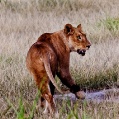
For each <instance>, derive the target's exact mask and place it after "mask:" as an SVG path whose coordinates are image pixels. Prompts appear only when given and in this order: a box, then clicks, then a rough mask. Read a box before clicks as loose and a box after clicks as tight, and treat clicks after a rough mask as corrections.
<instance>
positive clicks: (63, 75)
mask: <svg viewBox="0 0 119 119" xmlns="http://www.w3.org/2000/svg"><path fill="white" fill-rule="evenodd" d="M57 76H58V77H59V78H60V80H61V82H62V83H63V84H64V85H66V86H67V87H68V88H69V89H70V91H71V92H72V93H74V94H75V95H76V97H77V98H81V99H84V98H85V93H84V92H83V91H81V90H80V86H79V85H77V84H76V83H75V81H74V80H73V79H72V77H71V75H70V73H69V71H68V69H62V70H60V71H59V72H57Z"/></svg>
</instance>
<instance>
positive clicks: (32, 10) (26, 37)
mask: <svg viewBox="0 0 119 119" xmlns="http://www.w3.org/2000/svg"><path fill="white" fill-rule="evenodd" d="M118 8H119V1H118V0H115V1H112V0H103V1H102V0H99V1H95V0H29V1H25V0H18V1H16V0H0V41H1V43H0V77H1V80H0V118H1V119H11V118H13V119H15V118H17V114H16V113H15V112H14V110H16V111H17V112H18V113H20V115H23V113H25V115H28V114H29V113H30V112H31V110H32V108H33V107H34V106H33V105H32V102H34V100H35V95H36V92H37V88H36V86H35V83H34V81H33V79H32V78H31V75H30V74H29V73H28V71H27V69H26V66H25V58H26V54H27V51H28V49H29V47H30V46H31V45H32V44H33V43H34V42H35V41H36V40H37V38H38V37H39V36H40V35H41V34H42V33H45V32H54V31H58V30H60V29H63V28H64V25H65V24H67V23H71V24H72V25H74V26H76V25H78V24H79V23H81V24H82V26H83V29H84V31H85V32H86V34H87V38H88V39H89V40H90V41H91V43H92V46H91V48H90V50H89V51H87V53H86V56H85V57H81V56H79V55H78V54H77V53H71V59H70V71H71V74H72V77H73V78H74V80H75V81H76V82H77V83H78V84H79V85H80V86H81V88H82V89H88V90H97V89H98V90H99V89H103V88H110V87H113V86H114V85H115V84H116V82H118V81H119V60H118V59H119V53H118V52H119V40H118V39H119V19H118V18H119V14H118ZM59 82H60V81H59ZM21 94H22V100H21V101H20V105H19V104H18V101H19V100H20V97H21ZM4 98H7V99H8V100H9V101H10V103H11V104H13V105H14V107H15V109H13V108H12V107H11V106H9V105H10V104H8V103H7V102H6V101H5V100H4ZM20 106H21V107H20ZM1 107H2V108H1ZM57 107H58V112H59V113H58V114H59V117H61V118H69V119H70V118H71V119H72V118H76V119H77V118H78V117H80V118H82V119H100V118H101V119H108V118H115V119H116V118H118V117H119V113H118V107H119V105H118V103H117V104H116V103H114V102H112V103H109V102H101V103H99V104H97V103H96V104H95V103H94V102H86V104H85V103H83V102H82V101H77V102H75V104H73V106H72V105H70V104H69V102H67V101H64V102H61V101H59V100H58V101H57ZM7 109H8V110H7ZM5 110H6V113H5V114H3V112H4V111H5ZM20 110H21V111H20ZM23 110H24V111H23ZM42 111H43V110H42V109H40V111H39V110H38V109H36V110H35V111H34V118H35V119H37V118H41V119H42V118H47V116H43V115H42ZM77 116H78V117H77Z"/></svg>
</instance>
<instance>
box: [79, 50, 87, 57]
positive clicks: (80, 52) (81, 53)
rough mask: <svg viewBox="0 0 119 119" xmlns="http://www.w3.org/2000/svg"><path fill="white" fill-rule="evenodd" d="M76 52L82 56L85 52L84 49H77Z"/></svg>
mask: <svg viewBox="0 0 119 119" xmlns="http://www.w3.org/2000/svg"><path fill="white" fill-rule="evenodd" d="M77 53H78V54H80V55H82V56H84V55H85V53H86V50H80V49H78V50H77Z"/></svg>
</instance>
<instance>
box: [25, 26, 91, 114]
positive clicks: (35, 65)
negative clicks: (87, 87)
mask: <svg viewBox="0 0 119 119" xmlns="http://www.w3.org/2000/svg"><path fill="white" fill-rule="evenodd" d="M90 46H91V43H90V42H89V41H88V40H87V38H86V34H85V33H84V32H83V31H82V27H81V24H79V25H78V26H77V27H76V28H75V27H73V26H72V25H71V24H66V25H65V26H64V29H63V30H60V31H58V32H54V33H44V34H42V35H41V36H40V37H39V38H38V40H37V41H36V42H35V43H34V44H33V45H32V46H31V48H30V49H29V51H28V54H27V58H26V64H27V68H28V69H29V71H30V72H31V73H32V75H33V77H34V79H35V81H36V84H37V86H38V88H39V89H40V91H41V104H42V103H43V101H44V100H46V108H45V111H44V113H46V112H47V110H49V111H50V113H51V114H53V113H54V111H55V104H54V101H53V95H54V89H55V88H56V89H57V90H58V91H59V92H61V93H62V90H61V89H59V88H58V86H57V84H56V81H55V79H54V78H55V76H56V75H57V76H58V77H59V79H60V80H61V82H62V83H63V84H64V85H66V86H67V87H68V88H69V89H70V91H71V92H72V93H74V94H75V95H76V97H77V98H82V94H81V91H80V87H79V86H78V85H77V84H76V83H75V82H74V80H73V79H72V78H71V75H70V73H69V59H70V52H72V51H74V52H77V53H78V54H80V55H82V56H84V55H85V52H86V50H87V49H89V48H90ZM83 98H84V96H83Z"/></svg>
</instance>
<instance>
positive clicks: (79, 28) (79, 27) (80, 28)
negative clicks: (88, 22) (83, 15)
mask: <svg viewBox="0 0 119 119" xmlns="http://www.w3.org/2000/svg"><path fill="white" fill-rule="evenodd" d="M77 28H78V30H79V31H80V32H81V31H82V26H81V24H79V25H78V26H77Z"/></svg>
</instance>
